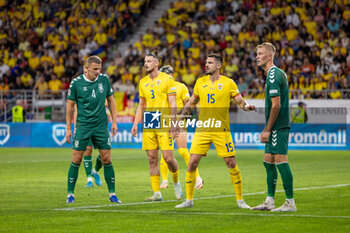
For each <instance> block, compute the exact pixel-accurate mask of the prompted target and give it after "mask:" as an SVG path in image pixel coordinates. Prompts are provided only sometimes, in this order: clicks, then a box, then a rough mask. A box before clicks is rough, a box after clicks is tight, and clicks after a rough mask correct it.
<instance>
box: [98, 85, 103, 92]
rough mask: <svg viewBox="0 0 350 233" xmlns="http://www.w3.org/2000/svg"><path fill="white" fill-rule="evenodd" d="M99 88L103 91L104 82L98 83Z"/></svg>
mask: <svg viewBox="0 0 350 233" xmlns="http://www.w3.org/2000/svg"><path fill="white" fill-rule="evenodd" d="M98 90H99V91H100V93H103V85H102V83H99V84H98Z"/></svg>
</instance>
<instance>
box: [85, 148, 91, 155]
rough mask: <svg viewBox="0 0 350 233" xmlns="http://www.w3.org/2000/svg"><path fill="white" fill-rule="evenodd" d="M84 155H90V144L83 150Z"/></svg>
mask: <svg viewBox="0 0 350 233" xmlns="http://www.w3.org/2000/svg"><path fill="white" fill-rule="evenodd" d="M84 155H85V156H91V155H92V146H88V147H86V150H85V152H84Z"/></svg>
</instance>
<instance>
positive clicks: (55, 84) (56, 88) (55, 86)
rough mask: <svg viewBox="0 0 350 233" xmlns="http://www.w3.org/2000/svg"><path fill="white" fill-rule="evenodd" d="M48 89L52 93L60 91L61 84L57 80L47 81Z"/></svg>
mask: <svg viewBox="0 0 350 233" xmlns="http://www.w3.org/2000/svg"><path fill="white" fill-rule="evenodd" d="M49 89H50V90H51V91H52V92H58V91H59V90H61V89H62V82H61V80H59V79H56V80H50V81H49Z"/></svg>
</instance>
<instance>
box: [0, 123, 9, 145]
mask: <svg viewBox="0 0 350 233" xmlns="http://www.w3.org/2000/svg"><path fill="white" fill-rule="evenodd" d="M9 139H10V126H9V125H5V124H0V146H2V145H5V144H6V142H7V141H8V140H9Z"/></svg>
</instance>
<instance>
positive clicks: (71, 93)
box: [67, 79, 77, 101]
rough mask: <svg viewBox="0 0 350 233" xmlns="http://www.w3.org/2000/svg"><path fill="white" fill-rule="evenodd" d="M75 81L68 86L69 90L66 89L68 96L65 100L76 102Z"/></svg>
mask: <svg viewBox="0 0 350 233" xmlns="http://www.w3.org/2000/svg"><path fill="white" fill-rule="evenodd" d="M75 82H76V79H73V80H72V82H71V83H70V85H69V89H68V95H67V99H69V100H73V101H76V100H77V91H76V86H75V84H74V83H75Z"/></svg>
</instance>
